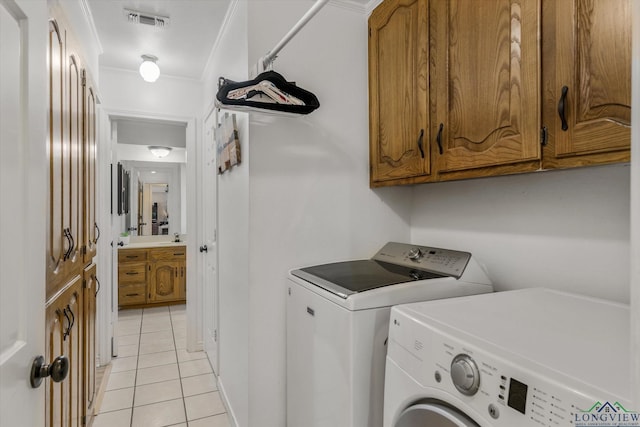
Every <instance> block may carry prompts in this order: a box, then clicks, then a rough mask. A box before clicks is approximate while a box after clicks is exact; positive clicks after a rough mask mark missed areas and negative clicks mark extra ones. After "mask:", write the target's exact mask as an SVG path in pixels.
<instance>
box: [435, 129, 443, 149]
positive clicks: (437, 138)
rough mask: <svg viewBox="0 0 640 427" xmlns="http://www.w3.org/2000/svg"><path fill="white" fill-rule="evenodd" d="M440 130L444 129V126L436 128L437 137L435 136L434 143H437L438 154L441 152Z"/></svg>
mask: <svg viewBox="0 0 640 427" xmlns="http://www.w3.org/2000/svg"><path fill="white" fill-rule="evenodd" d="M442 129H444V124H442V123H440V127H439V128H438V135H437V136H436V142H437V143H438V152H439V153H440V154H442V153H443V151H442Z"/></svg>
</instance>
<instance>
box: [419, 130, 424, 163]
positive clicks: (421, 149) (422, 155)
mask: <svg viewBox="0 0 640 427" xmlns="http://www.w3.org/2000/svg"><path fill="white" fill-rule="evenodd" d="M423 139H424V129H420V135H419V136H418V149H420V157H422V158H423V159H424V147H423V146H422V140H423Z"/></svg>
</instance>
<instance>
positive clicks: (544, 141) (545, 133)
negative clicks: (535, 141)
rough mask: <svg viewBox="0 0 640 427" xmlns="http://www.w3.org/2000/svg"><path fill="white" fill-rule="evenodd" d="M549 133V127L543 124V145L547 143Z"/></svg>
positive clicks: (541, 137) (541, 138)
mask: <svg viewBox="0 0 640 427" xmlns="http://www.w3.org/2000/svg"><path fill="white" fill-rule="evenodd" d="M548 135H549V131H548V130H547V127H546V126H542V128H541V129H540V145H542V146H543V147H544V146H545V145H547V138H548Z"/></svg>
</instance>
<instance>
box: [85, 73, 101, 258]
mask: <svg viewBox="0 0 640 427" xmlns="http://www.w3.org/2000/svg"><path fill="white" fill-rule="evenodd" d="M82 92H83V104H82V105H83V115H82V118H83V121H82V123H83V164H84V170H83V172H84V173H83V176H84V192H83V193H84V217H83V219H84V227H83V228H84V233H83V235H84V263H85V264H88V263H89V262H91V259H93V257H94V256H95V254H96V247H97V243H98V239H99V238H100V229H99V227H98V223H97V219H96V155H97V151H96V95H95V92H94V85H93V82H92V80H91V78H90V77H89V75H88V74H87V72H86V71H85V70H83V71H82Z"/></svg>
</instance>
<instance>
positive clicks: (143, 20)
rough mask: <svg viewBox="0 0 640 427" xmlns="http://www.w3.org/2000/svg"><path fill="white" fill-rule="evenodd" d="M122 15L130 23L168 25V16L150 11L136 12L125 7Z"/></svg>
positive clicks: (162, 26) (161, 26) (153, 25)
mask: <svg viewBox="0 0 640 427" xmlns="http://www.w3.org/2000/svg"><path fill="white" fill-rule="evenodd" d="M124 16H125V17H126V19H127V21H129V22H130V23H132V24H143V25H149V26H152V27H156V28H165V27H166V26H168V25H169V17H168V16H160V15H153V14H150V13H144V12H138V11H136V10H130V9H125V10H124Z"/></svg>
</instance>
